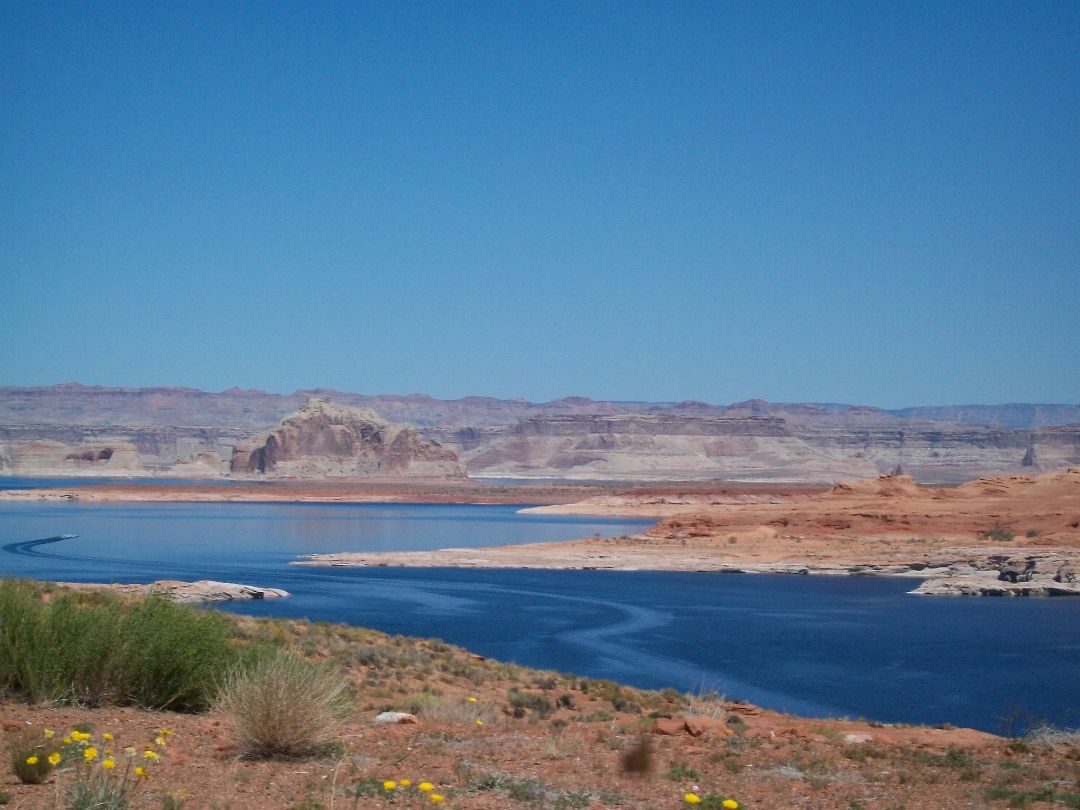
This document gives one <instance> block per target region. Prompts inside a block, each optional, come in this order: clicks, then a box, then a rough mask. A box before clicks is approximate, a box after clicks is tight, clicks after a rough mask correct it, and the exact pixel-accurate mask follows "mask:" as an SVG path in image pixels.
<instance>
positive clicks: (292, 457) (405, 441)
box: [231, 399, 465, 478]
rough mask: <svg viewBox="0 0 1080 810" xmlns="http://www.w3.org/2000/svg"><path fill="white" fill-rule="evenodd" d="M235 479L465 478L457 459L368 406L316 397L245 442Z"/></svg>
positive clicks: (240, 448)
mask: <svg viewBox="0 0 1080 810" xmlns="http://www.w3.org/2000/svg"><path fill="white" fill-rule="evenodd" d="M231 471H232V473H233V474H234V475H263V476H275V477H284V476H289V477H300V478H373V477H377V478H398V477H424V478H448V477H449V478H461V477H464V474H465V472H464V467H463V466H462V464H461V462H460V461H459V460H458V457H457V455H456V454H455V453H454V452H453V451H452V450H448V449H447V448H445V447H443V446H442V445H440V444H439V443H438V442H435V441H431V440H426V439H422V438H420V436H418V435H417V433H416V431H415V430H414V429H413V428H410V427H405V426H403V425H395V424H392V423H390V422H387V421H386V420H384V419H383V418H382V417H380V416H379V415H378V414H377V413H375V412H374V411H372V410H368V409H364V408H350V407H347V406H344V405H338V404H335V403H331V402H328V401H326V400H319V399H313V400H310V401H308V403H307V404H306V405H304V407H303V408H301V409H300V410H298V411H296V412H295V413H293V414H290V415H289V416H287V417H285V418H284V419H283V420H281V422H280V423H279V424H278V425H277V427H275V428H274V429H272V430H270V431H269V432H268V433H266V434H264V435H263V436H260V437H258V438H256V439H255V440H253V441H251V442H245V443H241V444H239V445H238V446H237V447H236V449H235V451H234V453H233V457H232V462H231Z"/></svg>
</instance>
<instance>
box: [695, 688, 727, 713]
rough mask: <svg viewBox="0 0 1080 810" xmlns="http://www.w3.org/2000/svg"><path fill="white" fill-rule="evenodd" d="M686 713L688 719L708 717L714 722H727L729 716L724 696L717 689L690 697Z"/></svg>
mask: <svg viewBox="0 0 1080 810" xmlns="http://www.w3.org/2000/svg"><path fill="white" fill-rule="evenodd" d="M685 713H686V716H687V717H708V718H710V719H712V720H726V719H727V716H728V712H727V707H726V706H725V704H724V696H723V695H721V694H720V693H719V692H717V691H716V690H715V689H712V690H709V691H702V692H698V693H697V694H696V695H690V697H689V698H688V702H687V706H686V712H685Z"/></svg>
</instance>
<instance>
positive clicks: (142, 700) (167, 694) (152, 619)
mask: <svg viewBox="0 0 1080 810" xmlns="http://www.w3.org/2000/svg"><path fill="white" fill-rule="evenodd" d="M42 593H43V592H42V589H41V588H40V587H39V586H36V585H34V584H32V583H29V582H21V581H16V580H4V581H2V582H0V695H8V694H14V695H18V696H21V697H24V698H26V699H27V700H30V701H32V702H55V701H69V702H74V703H80V704H84V705H99V704H102V703H123V704H131V703H133V704H136V705H139V706H143V707H145V708H150V709H176V710H186V711H197V710H200V709H204V708H206V707H207V706H208V705H209V701H210V698H211V696H212V695H213V691H214V683H215V681H216V680H217V679H219V678H220V677H221V676H222V675H223V674H224V673H225V672H226V671H228V669H229V667H230V666H232V664H233V663H234V662H235V660H236V652H235V651H234V650H233V648H232V646H231V645H230V638H231V635H232V631H231V628H230V625H229V623H228V620H227V619H225V617H223V616H221V615H220V614H216V613H210V612H202V611H197V610H194V609H193V608H190V607H184V606H181V605H174V604H173V603H171V602H169V601H168V600H166V599H165V598H164V597H151V598H149V599H143V600H122V599H119V598H116V597H114V596H111V595H108V594H101V593H93V592H89V593H83V592H59V593H57V594H54V595H52V596H51V598H50V599H49V600H48V601H45V600H44V599H43V598H42Z"/></svg>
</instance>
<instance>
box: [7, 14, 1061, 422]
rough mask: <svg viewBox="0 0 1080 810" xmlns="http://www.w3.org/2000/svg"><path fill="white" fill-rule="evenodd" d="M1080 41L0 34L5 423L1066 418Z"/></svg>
mask: <svg viewBox="0 0 1080 810" xmlns="http://www.w3.org/2000/svg"><path fill="white" fill-rule="evenodd" d="M1077 41H1080V5H1078V4H1076V3H1075V2H1060V3H1027V2H1025V3H1019V2H1015V3H991V2H978V3H959V2H958V3H947V4H942V3H918V2H905V3H873V2H853V3H796V2H782V3H702V4H695V3H689V2H688V3H663V4H661V3H656V4H651V3H641V2H632V3H588V4H583V3H566V4H560V3H536V4H532V3H520V4H509V3H468V4H466V3H444V4H411V3H390V2H384V3H370V4H363V3H299V2H297V3H272V2H259V3H250V4H245V3H210V2H206V3H184V4H178V3H164V2H163V3H142V2H137V3H120V2H118V3H29V2H27V3H15V2H10V1H9V0H4V2H2V3H0V103H2V104H3V110H4V113H3V120H4V124H3V126H2V127H0V189H2V190H3V200H4V205H3V206H2V207H0V208H2V210H0V300H2V301H3V308H2V311H0V340H2V343H3V347H4V348H3V351H2V352H0V384H7V385H38V384H51V383H56V382H65V381H72V380H75V381H79V382H83V383H87V384H99V385H187V386H193V387H197V388H203V389H208V390H220V389H223V388H227V387H230V386H234V385H237V386H241V387H258V388H264V389H267V390H271V391H280V392H288V391H292V390H294V389H297V388H305V387H316V386H322V387H333V388H339V389H343V390H349V391H359V392H365V393H377V392H394V393H409V392H414V391H424V392H427V393H430V394H432V395H435V396H440V397H459V396H464V395H468V394H483V395H491V396H500V397H518V396H520V397H526V398H529V399H533V400H546V399H551V398H556V397H560V396H566V395H585V396H592V397H595V398H598V399H647V400H681V399H700V400H706V401H710V402H717V403H724V402H731V401H735V400H739V399H745V398H748V397H762V398H765V399H770V400H777V401H839V402H854V403H865V404H871V405H879V406H886V407H890V406H903V405H914V404H940V403H976V402H984V403H995V402H1015V401H1028V402H1031V401H1039V402H1078V401H1080V154H1078V153H1080V49H1077V47H1076V42H1077Z"/></svg>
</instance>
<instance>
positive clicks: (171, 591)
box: [56, 579, 289, 605]
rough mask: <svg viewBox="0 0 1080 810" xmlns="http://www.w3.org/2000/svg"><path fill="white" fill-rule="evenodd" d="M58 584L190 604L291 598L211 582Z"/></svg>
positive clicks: (275, 590)
mask: <svg viewBox="0 0 1080 810" xmlns="http://www.w3.org/2000/svg"><path fill="white" fill-rule="evenodd" d="M56 584H57V585H60V586H62V587H64V588H71V589H73V590H98V591H111V592H113V593H119V594H124V595H128V596H150V595H152V594H163V595H165V596H167V597H168V598H169V600H170V601H172V602H179V603H182V604H189V605H195V604H202V603H204V602H231V601H235V600H242V599H281V598H284V597H286V596H289V592H288V591H283V590H281V589H280V588H258V587H255V586H254V585H240V584H237V583H235V582H215V581H213V580H209V579H202V580H199V581H197V582H183V581H181V580H177V579H160V580H158V581H157V582H150V583H147V584H124V585H120V584H105V583H88V582H58V583H56Z"/></svg>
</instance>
